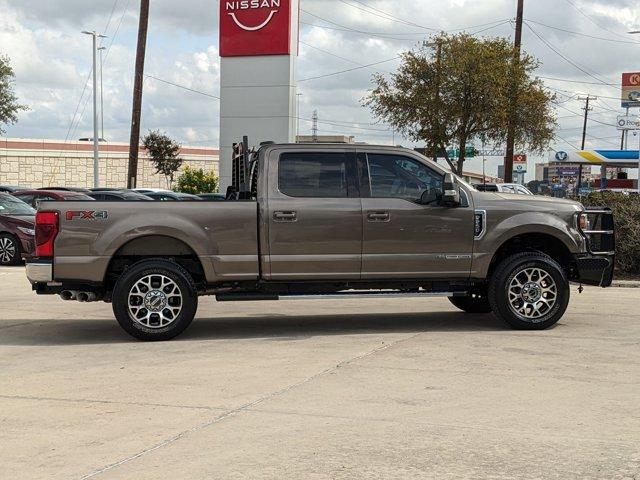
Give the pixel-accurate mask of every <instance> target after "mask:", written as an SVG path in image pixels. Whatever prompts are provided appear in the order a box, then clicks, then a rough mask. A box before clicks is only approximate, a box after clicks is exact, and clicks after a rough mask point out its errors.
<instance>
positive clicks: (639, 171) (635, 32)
mask: <svg viewBox="0 0 640 480" xmlns="http://www.w3.org/2000/svg"><path fill="white" fill-rule="evenodd" d="M628 33H629V34H631V35H637V34H639V33H640V30H632V31H630V32H628ZM628 114H629V109H628V108H627V115H628ZM636 132H637V134H638V194H639V195H640V130H637V131H636ZM627 135H628V134H627ZM628 142H629V137H627V144H628ZM627 148H629V147H628V146H627Z"/></svg>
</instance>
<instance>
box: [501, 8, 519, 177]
mask: <svg viewBox="0 0 640 480" xmlns="http://www.w3.org/2000/svg"><path fill="white" fill-rule="evenodd" d="M523 17H524V0H518V12H517V15H516V37H515V42H514V46H513V75H512V76H511V80H512V81H511V102H510V103H511V105H510V112H509V127H508V129H507V155H506V156H505V158H504V177H505V178H504V181H505V183H511V182H513V156H514V154H515V143H516V140H515V138H516V120H517V115H518V90H517V88H518V87H517V85H516V83H515V82H516V77H517V75H516V70H517V69H518V67H519V65H520V52H521V50H522V21H523Z"/></svg>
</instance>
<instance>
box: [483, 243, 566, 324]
mask: <svg viewBox="0 0 640 480" xmlns="http://www.w3.org/2000/svg"><path fill="white" fill-rule="evenodd" d="M569 297H570V290H569V281H568V280H567V277H566V274H565V272H564V270H563V269H562V267H561V266H560V265H559V264H558V263H557V262H556V261H555V260H553V259H552V258H551V257H549V256H547V255H544V254H542V253H536V252H525V253H519V254H516V255H512V256H510V257H507V258H506V259H504V260H503V261H502V262H501V263H500V264H499V265H498V267H497V269H496V270H495V272H494V274H493V276H492V278H491V282H490V283H489V302H490V304H491V307H492V309H493V313H495V314H496V316H498V317H499V318H500V319H502V320H504V321H505V322H506V323H508V324H509V325H510V326H511V327H513V328H515V329H518V330H544V329H546V328H549V327H551V326H552V325H554V324H556V323H557V322H558V320H560V318H562V316H563V315H564V312H565V311H566V310H567V306H568V304H569Z"/></svg>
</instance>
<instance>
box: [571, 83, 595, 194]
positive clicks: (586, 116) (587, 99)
mask: <svg viewBox="0 0 640 480" xmlns="http://www.w3.org/2000/svg"><path fill="white" fill-rule="evenodd" d="M597 99H598V97H592V96H591V95H587V96H586V97H578V100H584V101H585V105H584V123H583V124H582V144H581V145H580V148H581V149H582V150H584V146H585V143H586V141H587V123H588V121H589V112H590V111H591V110H593V108H590V107H589V103H590V102H591V100H597ZM581 188H582V164H580V165H578V184H577V186H576V189H577V190H578V194H580V189H581Z"/></svg>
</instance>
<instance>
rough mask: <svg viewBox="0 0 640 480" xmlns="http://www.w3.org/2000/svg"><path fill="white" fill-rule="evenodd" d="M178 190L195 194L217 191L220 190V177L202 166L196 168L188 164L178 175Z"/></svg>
mask: <svg viewBox="0 0 640 480" xmlns="http://www.w3.org/2000/svg"><path fill="white" fill-rule="evenodd" d="M176 191H178V192H183V193H191V194H193V195H198V194H199V193H215V192H217V191H218V177H216V175H215V173H213V172H205V171H204V170H203V169H202V168H197V169H196V168H191V167H189V166H188V165H187V166H186V167H185V168H184V170H183V171H182V175H180V177H178V182H177V185H176Z"/></svg>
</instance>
